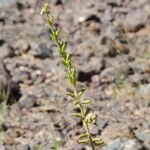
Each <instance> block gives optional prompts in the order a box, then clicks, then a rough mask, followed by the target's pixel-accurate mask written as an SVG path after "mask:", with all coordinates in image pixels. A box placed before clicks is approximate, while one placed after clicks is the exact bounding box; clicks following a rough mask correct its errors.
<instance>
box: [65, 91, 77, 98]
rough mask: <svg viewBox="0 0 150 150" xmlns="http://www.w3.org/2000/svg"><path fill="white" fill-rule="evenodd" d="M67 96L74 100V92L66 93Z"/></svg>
mask: <svg viewBox="0 0 150 150" xmlns="http://www.w3.org/2000/svg"><path fill="white" fill-rule="evenodd" d="M67 95H68V96H70V97H72V98H76V96H75V95H74V92H72V91H70V92H67Z"/></svg>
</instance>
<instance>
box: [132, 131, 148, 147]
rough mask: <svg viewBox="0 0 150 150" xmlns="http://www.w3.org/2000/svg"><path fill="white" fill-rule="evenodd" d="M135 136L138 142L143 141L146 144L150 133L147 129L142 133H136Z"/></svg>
mask: <svg viewBox="0 0 150 150" xmlns="http://www.w3.org/2000/svg"><path fill="white" fill-rule="evenodd" d="M135 135H136V137H137V138H138V139H139V140H141V141H143V142H144V143H145V144H148V143H149V141H150V131H149V130H148V129H147V130H144V131H137V132H136V134H135ZM149 146H150V143H149Z"/></svg>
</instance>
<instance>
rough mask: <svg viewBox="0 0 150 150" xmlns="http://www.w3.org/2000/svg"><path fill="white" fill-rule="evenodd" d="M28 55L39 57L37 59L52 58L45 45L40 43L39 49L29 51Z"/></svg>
mask: <svg viewBox="0 0 150 150" xmlns="http://www.w3.org/2000/svg"><path fill="white" fill-rule="evenodd" d="M29 54H31V55H33V56H35V57H39V58H47V57H51V56H52V52H51V51H50V50H49V49H48V48H47V45H46V44H44V43H42V44H40V45H39V47H37V48H34V49H31V50H30V51H29Z"/></svg>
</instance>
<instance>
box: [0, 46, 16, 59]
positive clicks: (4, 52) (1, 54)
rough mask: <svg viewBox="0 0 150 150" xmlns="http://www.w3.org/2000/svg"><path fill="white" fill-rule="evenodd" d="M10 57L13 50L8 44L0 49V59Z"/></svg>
mask: <svg viewBox="0 0 150 150" xmlns="http://www.w3.org/2000/svg"><path fill="white" fill-rule="evenodd" d="M12 55H13V49H12V48H11V47H10V46H9V45H8V44H5V45H3V46H2V47H1V48H0V58H6V57H10V56H12Z"/></svg>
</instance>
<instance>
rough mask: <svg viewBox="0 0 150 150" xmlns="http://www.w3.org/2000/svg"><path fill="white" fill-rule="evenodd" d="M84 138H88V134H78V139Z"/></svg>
mask: <svg viewBox="0 0 150 150" xmlns="http://www.w3.org/2000/svg"><path fill="white" fill-rule="evenodd" d="M85 137H88V134H87V133H83V134H80V135H79V138H85Z"/></svg>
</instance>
